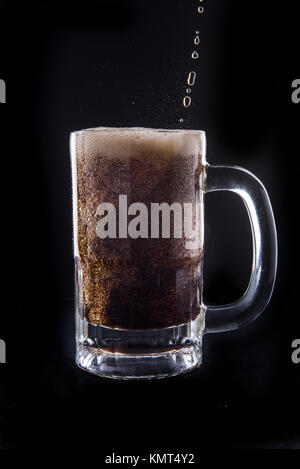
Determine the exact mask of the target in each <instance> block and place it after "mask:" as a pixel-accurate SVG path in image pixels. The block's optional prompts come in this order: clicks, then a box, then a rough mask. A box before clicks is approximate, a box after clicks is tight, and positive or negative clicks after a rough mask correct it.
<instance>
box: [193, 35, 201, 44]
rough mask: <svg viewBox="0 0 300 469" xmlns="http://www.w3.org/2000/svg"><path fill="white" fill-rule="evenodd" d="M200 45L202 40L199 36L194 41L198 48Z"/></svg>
mask: <svg viewBox="0 0 300 469" xmlns="http://www.w3.org/2000/svg"><path fill="white" fill-rule="evenodd" d="M199 43H200V38H199V36H196V37H195V39H194V44H196V46H198V44H199Z"/></svg>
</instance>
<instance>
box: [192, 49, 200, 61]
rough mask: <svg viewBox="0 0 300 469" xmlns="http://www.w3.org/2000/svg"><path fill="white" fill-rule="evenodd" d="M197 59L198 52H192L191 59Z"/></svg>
mask: <svg viewBox="0 0 300 469" xmlns="http://www.w3.org/2000/svg"><path fill="white" fill-rule="evenodd" d="M198 58H199V54H198V52H196V51H195V50H194V52H193V53H192V59H198Z"/></svg>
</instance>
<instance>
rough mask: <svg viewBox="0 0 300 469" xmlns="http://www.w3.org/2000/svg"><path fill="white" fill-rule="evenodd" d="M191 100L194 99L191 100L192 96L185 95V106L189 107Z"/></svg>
mask: <svg viewBox="0 0 300 469" xmlns="http://www.w3.org/2000/svg"><path fill="white" fill-rule="evenodd" d="M191 102H192V100H191V98H190V96H185V97H184V98H183V105H184V107H189V106H190V105H191Z"/></svg>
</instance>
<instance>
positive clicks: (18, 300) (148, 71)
mask: <svg viewBox="0 0 300 469" xmlns="http://www.w3.org/2000/svg"><path fill="white" fill-rule="evenodd" d="M199 5H200V3H199V2H198V1H197V0H188V1H187V0H159V1H158V0H151V2H143V1H139V0H123V1H121V0H119V1H117V0H109V1H100V0H98V1H96V0H85V2H81V3H76V2H74V1H72V2H71V1H70V2H68V1H65V2H63V1H56V0H52V1H44V2H39V3H34V2H30V1H28V2H20V1H14V2H12V1H11V2H10V1H0V22H1V30H0V46H1V58H0V78H2V79H4V80H5V81H6V85H7V104H5V105H0V119H1V131H0V133H1V147H0V150H1V182H2V184H1V219H2V230H1V232H2V239H3V240H2V244H1V248H2V249H1V254H2V256H1V257H2V271H3V274H4V275H3V277H2V291H3V293H2V297H1V299H2V307H1V316H0V338H1V339H4V340H5V341H6V345H7V363H6V364H5V365H0V447H2V448H21V447H25V448H29V447H31V448H34V447H49V448H51V447H62V448H69V447H70V448H82V449H83V448H89V449H93V450H94V452H93V454H94V455H97V461H98V463H100V464H101V462H103V461H104V455H106V454H112V452H115V453H117V452H119V454H140V455H143V454H144V455H145V456H146V455H147V454H148V453H149V452H150V451H151V450H152V451H153V450H157V449H160V450H161V451H163V452H166V451H169V452H179V451H180V452H184V451H185V452H194V453H196V454H200V453H201V451H202V450H204V449H239V448H298V449H299V448H300V430H299V410H300V404H299V389H300V364H299V365H295V364H293V363H292V361H291V353H292V348H291V343H292V341H293V340H294V339H296V338H300V319H299V316H300V314H299V307H298V301H299V300H298V296H297V295H296V294H297V290H298V289H297V287H298V279H299V274H298V250H299V247H298V235H297V219H298V213H299V210H298V200H299V195H298V190H299V176H300V174H299V168H300V166H299V144H298V136H299V113H300V104H299V105H296V104H293V103H292V100H291V93H292V88H291V83H292V81H293V80H294V79H296V78H300V62H299V51H298V49H299V47H298V43H299V39H298V18H299V11H297V9H296V5H297V2H296V1H295V2H284V3H283V2H278V3H276V2H274V1H268V0H267V1H261V2H259V3H256V4H255V3H254V2H252V3H250V2H241V1H238V0H204V2H203V6H204V8H205V12H204V13H203V14H202V15H199V14H197V12H196V10H197V7H198V6H199ZM196 29H199V31H200V39H201V42H200V45H199V46H198V50H199V53H200V58H199V60H198V61H197V62H196V64H195V62H193V61H192V59H191V58H190V56H191V52H192V51H193V49H194V46H193V37H194V31H195V30H196ZM195 67H196V68H195ZM191 69H196V71H197V83H196V85H195V87H194V88H193V91H192V100H193V101H192V105H191V107H190V108H189V109H188V110H184V109H183V107H182V99H183V97H184V94H185V80H186V76H187V73H188V72H189V71H190V70H191ZM180 118H183V119H184V123H183V126H184V127H186V128H197V129H203V130H205V131H206V132H207V139H208V161H209V162H210V163H215V164H237V165H239V166H243V167H246V168H247V169H249V170H250V171H252V172H253V173H255V174H256V175H257V176H258V177H259V178H260V179H261V180H262V181H263V182H264V184H265V186H266V188H267V190H268V192H269V195H270V198H271V201H272V204H273V209H274V214H275V219H276V222H277V228H278V241H279V267H278V276H277V283H276V287H275V291H274V295H273V297H272V300H271V302H270V304H269V306H268V308H267V309H266V311H265V313H264V314H263V316H262V317H261V318H259V319H258V320H257V321H256V322H255V323H253V324H252V325H250V326H248V327H246V328H245V329H242V330H240V331H235V332H230V333H226V334H219V335H211V336H205V338H204V364H203V366H202V367H201V368H200V369H199V370H198V371H196V372H194V373H191V374H188V375H185V376H182V377H177V378H171V379H167V380H159V381H152V382H135V383H133V382H116V381H111V380H106V379H100V378H96V377H93V376H89V375H88V374H85V373H84V372H82V371H80V370H79V369H77V368H76V366H75V364H74V358H73V355H74V324H73V322H74V321H73V260H72V225H71V175H70V163H69V147H68V144H69V143H68V140H69V132H70V131H73V130H78V129H81V128H86V127H93V126H99V125H104V126H149V127H164V128H172V127H173V128H174V127H178V126H179V119H180ZM205 235H206V257H205V301H206V302H207V303H224V302H229V301H232V300H234V299H236V298H238V297H239V296H240V295H241V294H242V293H243V291H244V290H245V287H246V285H247V280H248V277H249V272H250V267H251V255H252V253H251V248H250V246H251V243H250V228H249V226H248V220H247V216H246V212H245V209H244V208H243V206H242V203H241V202H240V201H239V200H238V199H237V198H236V196H234V195H230V194H226V193H222V195H220V194H210V195H208V196H207V198H206V230H205Z"/></svg>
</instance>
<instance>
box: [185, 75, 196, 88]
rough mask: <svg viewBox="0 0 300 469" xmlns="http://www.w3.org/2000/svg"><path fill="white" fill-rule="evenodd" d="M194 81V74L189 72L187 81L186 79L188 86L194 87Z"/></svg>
mask: <svg viewBox="0 0 300 469" xmlns="http://www.w3.org/2000/svg"><path fill="white" fill-rule="evenodd" d="M195 81H196V72H190V73H189V76H188V79H187V84H188V85H190V86H194V84H195Z"/></svg>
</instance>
